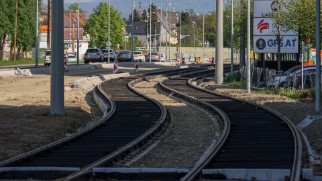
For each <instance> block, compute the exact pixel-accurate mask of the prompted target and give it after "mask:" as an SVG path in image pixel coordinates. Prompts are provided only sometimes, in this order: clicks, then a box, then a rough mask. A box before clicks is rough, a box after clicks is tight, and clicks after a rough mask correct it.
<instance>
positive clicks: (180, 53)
mask: <svg viewBox="0 0 322 181" xmlns="http://www.w3.org/2000/svg"><path fill="white" fill-rule="evenodd" d="M181 13H182V12H180V20H179V24H180V27H179V30H180V34H179V55H180V61H182V52H181V19H182V18H181V15H182V14H181Z"/></svg>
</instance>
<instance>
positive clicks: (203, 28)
mask: <svg viewBox="0 0 322 181" xmlns="http://www.w3.org/2000/svg"><path fill="white" fill-rule="evenodd" d="M204 56H205V15H204V14H202V61H204Z"/></svg>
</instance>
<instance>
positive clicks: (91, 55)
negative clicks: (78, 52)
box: [84, 48, 104, 64]
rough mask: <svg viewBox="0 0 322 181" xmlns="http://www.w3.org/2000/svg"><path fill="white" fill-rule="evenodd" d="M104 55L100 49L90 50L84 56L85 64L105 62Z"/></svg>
mask: <svg viewBox="0 0 322 181" xmlns="http://www.w3.org/2000/svg"><path fill="white" fill-rule="evenodd" d="M103 61H104V58H103V53H102V50H101V49H99V48H89V49H87V50H86V53H85V56H84V63H85V64H88V63H89V62H103Z"/></svg>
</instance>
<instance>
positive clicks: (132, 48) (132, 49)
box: [131, 0, 151, 62]
mask: <svg viewBox="0 0 322 181" xmlns="http://www.w3.org/2000/svg"><path fill="white" fill-rule="evenodd" d="M133 21H134V0H132V29H131V31H132V33H131V34H132V37H131V38H132V47H131V51H132V55H131V57H132V61H133V62H134V53H133V51H134V35H133V32H134V24H133ZM150 59H151V58H150Z"/></svg>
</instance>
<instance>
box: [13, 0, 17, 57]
mask: <svg viewBox="0 0 322 181" xmlns="http://www.w3.org/2000/svg"><path fill="white" fill-rule="evenodd" d="M17 30H18V0H16V21H15V38H14V46H13V60H16V47H17Z"/></svg>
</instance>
